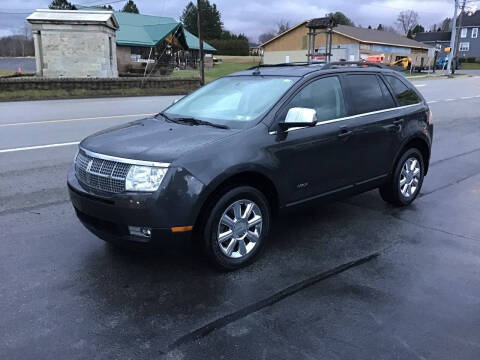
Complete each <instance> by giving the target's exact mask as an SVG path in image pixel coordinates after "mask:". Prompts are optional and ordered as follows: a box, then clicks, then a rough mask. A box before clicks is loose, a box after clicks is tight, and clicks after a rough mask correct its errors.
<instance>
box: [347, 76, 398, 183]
mask: <svg viewBox="0 0 480 360" xmlns="http://www.w3.org/2000/svg"><path fill="white" fill-rule="evenodd" d="M344 86H345V89H346V93H347V94H348V102H349V104H350V108H351V114H350V115H351V117H350V119H349V120H347V121H345V123H344V126H345V127H346V128H348V130H350V131H352V132H353V134H352V136H351V138H350V139H349V140H348V141H349V142H350V146H349V147H350V150H351V151H353V153H352V176H351V180H352V182H353V183H356V184H358V183H364V182H368V181H373V180H376V179H379V178H381V177H383V176H385V175H386V174H387V173H388V171H389V169H390V167H391V163H392V161H393V158H394V156H395V149H396V147H397V146H396V144H397V142H398V140H397V134H396V129H397V127H395V126H394V121H395V106H396V105H395V101H394V99H393V97H392V95H391V93H390V91H389V89H388V88H387V86H386V85H385V83H384V81H383V80H382V79H381V77H380V76H378V75H377V74H376V73H368V72H361V73H360V72H358V73H347V74H345V75H344Z"/></svg>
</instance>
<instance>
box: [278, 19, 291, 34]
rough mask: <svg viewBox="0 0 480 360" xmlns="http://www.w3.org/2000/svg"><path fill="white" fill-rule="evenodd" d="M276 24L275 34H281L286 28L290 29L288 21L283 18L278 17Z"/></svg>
mask: <svg viewBox="0 0 480 360" xmlns="http://www.w3.org/2000/svg"><path fill="white" fill-rule="evenodd" d="M276 25H277V34H281V33H283V32H285V31H287V30H288V29H290V23H289V22H288V21H287V20H285V19H280V20H278V21H277V23H276Z"/></svg>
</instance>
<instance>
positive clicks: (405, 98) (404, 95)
mask: <svg viewBox="0 0 480 360" xmlns="http://www.w3.org/2000/svg"><path fill="white" fill-rule="evenodd" d="M385 79H386V80H387V82H388V83H389V84H390V86H391V87H392V90H393V94H394V95H395V97H396V98H397V101H398V104H399V105H400V106H405V105H413V104H418V103H419V102H420V98H419V97H418V95H417V93H416V92H415V91H414V90H413V89H410V88H409V87H408V86H407V85H405V84H404V83H403V82H402V81H401V80H400V79H397V78H396V77H395V76H391V75H385Z"/></svg>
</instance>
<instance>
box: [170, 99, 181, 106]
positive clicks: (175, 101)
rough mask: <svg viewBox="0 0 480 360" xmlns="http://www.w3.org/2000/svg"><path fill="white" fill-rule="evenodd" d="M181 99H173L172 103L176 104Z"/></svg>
mask: <svg viewBox="0 0 480 360" xmlns="http://www.w3.org/2000/svg"><path fill="white" fill-rule="evenodd" d="M179 100H180V99H173V101H172V105H174V104H176V103H177V102H178V101H179Z"/></svg>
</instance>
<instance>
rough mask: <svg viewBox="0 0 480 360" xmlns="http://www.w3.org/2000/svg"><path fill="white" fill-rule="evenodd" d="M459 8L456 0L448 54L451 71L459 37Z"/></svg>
mask: <svg viewBox="0 0 480 360" xmlns="http://www.w3.org/2000/svg"><path fill="white" fill-rule="evenodd" d="M457 10H458V0H455V11H454V12H453V19H452V35H451V36H450V53H449V54H448V63H447V71H448V72H450V71H451V66H452V60H453V49H455V45H456V44H455V40H456V37H457Z"/></svg>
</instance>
